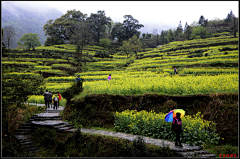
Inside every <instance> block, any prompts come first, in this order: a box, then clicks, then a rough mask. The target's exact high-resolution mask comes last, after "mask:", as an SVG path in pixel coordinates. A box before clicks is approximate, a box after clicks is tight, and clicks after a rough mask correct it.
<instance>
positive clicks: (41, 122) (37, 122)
mask: <svg viewBox="0 0 240 159" xmlns="http://www.w3.org/2000/svg"><path fill="white" fill-rule="evenodd" d="M29 104H33V105H34V103H29ZM38 106H45V105H44V104H38ZM63 109H64V107H63V106H59V108H58V110H54V109H53V108H47V109H46V110H45V111H44V112H43V113H40V114H36V115H34V116H33V117H32V118H31V119H29V121H27V122H26V123H25V124H23V125H21V126H19V129H18V130H16V131H15V136H16V138H17V139H18V140H19V141H20V143H21V144H22V145H23V146H24V147H25V148H26V149H27V151H29V153H35V152H38V151H39V150H38V148H35V147H33V146H32V145H33V143H32V142H31V132H34V131H35V130H36V129H37V128H38V127H43V126H44V127H53V128H55V129H56V130H57V131H58V132H63V131H66V132H72V133H74V132H75V131H76V130H77V129H76V128H74V126H73V125H70V124H69V123H68V122H65V121H63V120H62V118H61V115H60V113H61V111H62V110H63ZM81 133H89V134H99V135H105V136H112V137H117V138H122V139H127V140H129V141H133V140H134V139H135V138H137V137H138V135H132V134H127V133H121V132H111V131H106V130H95V129H87V128H81ZM143 140H144V142H145V143H148V144H153V145H157V146H160V147H164V146H169V148H170V150H172V151H175V152H176V154H177V155H178V156H179V157H201V158H208V157H216V155H215V154H210V153H209V152H208V151H205V150H203V148H202V147H200V146H190V145H189V144H185V143H182V145H183V147H182V148H181V147H179V146H175V142H172V141H168V140H162V139H154V138H150V137H143Z"/></svg>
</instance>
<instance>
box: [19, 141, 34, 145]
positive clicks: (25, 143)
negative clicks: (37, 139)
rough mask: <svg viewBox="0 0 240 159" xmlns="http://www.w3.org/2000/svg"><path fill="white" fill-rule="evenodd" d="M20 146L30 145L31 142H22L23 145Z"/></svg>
mask: <svg viewBox="0 0 240 159" xmlns="http://www.w3.org/2000/svg"><path fill="white" fill-rule="evenodd" d="M21 144H22V145H32V144H33V142H30V141H27V142H23V143H21Z"/></svg>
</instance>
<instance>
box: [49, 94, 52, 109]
mask: <svg viewBox="0 0 240 159" xmlns="http://www.w3.org/2000/svg"><path fill="white" fill-rule="evenodd" d="M49 96H50V100H49V104H50V103H51V108H52V93H51V91H49Z"/></svg>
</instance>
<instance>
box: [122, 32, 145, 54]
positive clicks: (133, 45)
mask: <svg viewBox="0 0 240 159" xmlns="http://www.w3.org/2000/svg"><path fill="white" fill-rule="evenodd" d="M120 49H121V50H123V51H124V52H125V53H126V54H127V57H128V54H129V53H130V51H132V52H135V54H136V56H137V52H138V51H140V50H141V49H142V43H141V42H140V40H139V39H138V38H137V36H136V35H134V36H133V37H132V38H130V39H129V40H128V41H123V44H122V46H121V47H120Z"/></svg>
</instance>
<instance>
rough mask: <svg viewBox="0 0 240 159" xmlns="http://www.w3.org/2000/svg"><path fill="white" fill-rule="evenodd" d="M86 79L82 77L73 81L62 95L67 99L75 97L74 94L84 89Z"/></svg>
mask: <svg viewBox="0 0 240 159" xmlns="http://www.w3.org/2000/svg"><path fill="white" fill-rule="evenodd" d="M83 81H84V79H83V78H81V80H80V81H75V82H73V83H72V86H71V87H69V88H67V89H66V90H65V91H64V92H63V93H62V96H63V97H64V98H66V99H67V100H70V99H71V98H73V97H74V95H77V94H79V93H80V92H82V91H83V87H82V84H83Z"/></svg>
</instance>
